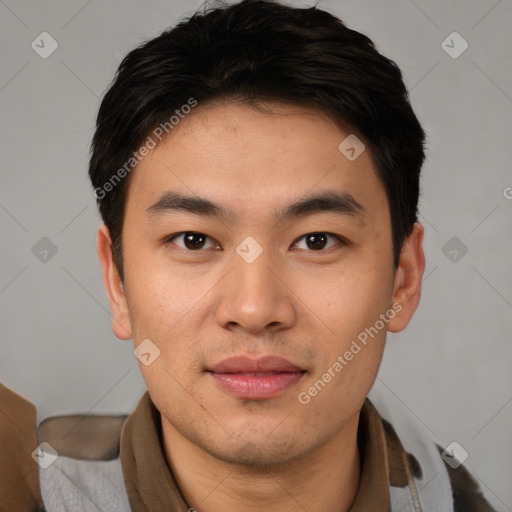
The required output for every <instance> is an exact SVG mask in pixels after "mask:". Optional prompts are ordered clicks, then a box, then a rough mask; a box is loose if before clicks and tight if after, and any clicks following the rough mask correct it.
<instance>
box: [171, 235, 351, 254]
mask: <svg viewBox="0 0 512 512" xmlns="http://www.w3.org/2000/svg"><path fill="white" fill-rule="evenodd" d="M187 234H193V235H203V236H205V237H206V238H207V239H209V240H213V239H212V238H211V237H209V236H208V235H206V234H205V233H201V232H200V231H181V232H179V233H174V234H173V235H169V236H168V237H166V238H165V239H164V243H165V244H169V243H174V242H172V240H174V239H175V238H178V237H180V236H184V235H187ZM308 235H327V236H328V237H332V238H335V239H336V240H337V241H338V244H335V245H332V246H330V247H327V248H322V249H319V250H313V249H306V250H307V251H308V252H326V251H327V250H329V249H332V248H335V247H337V246H345V245H349V242H348V241H347V240H346V239H345V238H343V237H341V236H339V235H335V234H334V233H329V232H327V231H311V232H310V233H305V234H304V235H302V236H300V237H299V238H297V239H296V241H294V242H293V245H296V244H297V243H298V242H299V241H300V240H302V239H304V238H305V237H307V236H308ZM214 242H215V243H216V244H217V245H219V244H218V242H216V241H214ZM174 245H176V244H174ZM178 248H179V249H181V250H183V251H186V252H202V251H204V250H206V249H204V248H203V247H201V248H200V249H196V250H194V249H188V248H187V247H180V246H178Z"/></svg>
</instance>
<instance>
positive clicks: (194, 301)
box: [98, 102, 425, 512]
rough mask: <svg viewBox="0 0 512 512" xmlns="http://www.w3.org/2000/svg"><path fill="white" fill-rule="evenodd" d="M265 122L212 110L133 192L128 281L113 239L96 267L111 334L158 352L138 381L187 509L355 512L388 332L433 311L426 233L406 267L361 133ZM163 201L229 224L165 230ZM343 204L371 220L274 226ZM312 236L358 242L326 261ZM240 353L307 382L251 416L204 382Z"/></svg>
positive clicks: (102, 237) (139, 174)
mask: <svg viewBox="0 0 512 512" xmlns="http://www.w3.org/2000/svg"><path fill="white" fill-rule="evenodd" d="M266 109H267V111H260V110H256V109H254V108H251V107H250V106H246V105H242V104H239V103H234V102H228V103H223V104H217V105H213V106H209V107H208V108H201V106H198V107H197V109H196V110H195V111H194V112H193V113H192V114H190V115H188V116H187V117H186V118H185V119H184V120H182V121H181V122H180V125H179V126H178V127H177V128H176V129H175V130H173V131H172V132H171V133H170V134H169V135H168V136H167V138H166V139H164V141H163V142H162V143H161V144H160V145H158V146H157V147H156V148H155V149H154V150H153V151H151V153H150V154H149V155H148V156H147V157H145V158H144V160H143V161H142V162H141V163H140V164H139V166H138V167H137V169H136V170H135V171H134V174H133V176H132V177H131V180H132V181H131V183H130V186H129V191H128V197H127V205H126V216H125V220H124V227H123V249H124V268H125V282H124V283H121V281H120V278H119V274H118V272H117V269H116V267H115V265H114V262H113V259H112V250H111V240H110V237H109V233H108V230H107V228H106V227H105V226H101V227H100V229H99V231H98V254H99V257H100V260H101V264H102V268H103V277H104V283H105V287H106V289H107V292H108V296H109V300H110V306H111V310H112V317H113V330H114V333H115V334H116V336H117V337H119V338H121V339H130V338H134V342H135V346H138V344H139V343H141V341H142V340H144V339H146V338H149V339H150V340H152V342H153V343H154V344H155V345H157V346H158V347H159V349H160V351H161V353H160V356H159V357H158V358H157V359H156V360H155V361H154V362H153V363H152V364H151V365H150V366H144V365H142V364H140V369H141V372H142V375H143V378H144V380H145V382H146V384H147V388H148V390H149V393H150V396H151V398H152V400H153V402H154V404H155V405H156V407H157V408H158V409H159V411H160V412H161V416H162V430H163V438H164V444H165V451H166V457H167V460H168V461H169V465H170V467H171V469H172V471H173V473H174V475H175V478H176V480H177V482H178V485H179V486H180V489H181V491H182V493H183V495H184V497H185V499H186V500H187V502H188V503H189V505H190V506H193V507H195V508H196V509H197V510H198V511H200V512H210V511H218V510H223V511H224V512H230V511H234V510H237V511H240V510H247V511H249V510H262V509H263V507H264V508H265V510H267V512H273V511H278V510H279V511H280V512H283V511H292V510H293V511H296V510H300V509H301V508H300V507H304V509H306V510H308V511H310V512H315V511H318V512H320V511H325V510H333V511H334V510H336V511H340V512H341V511H345V510H348V509H349V508H350V505H351V503H352V501H353V499H354V496H355V494H356V491H357V488H358V485H359V471H360V459H359V452H358V448H357V427H358V421H359V412H360V409H361V407H362V405H363V403H364V400H365V398H366V396H367V394H368V392H369V390H370V388H371V387H372V385H373V383H374V381H375V378H376V374H377V372H378V369H379V365H380V362H381V359H382V354H383V350H384V345H385V338H386V331H387V330H389V331H391V332H398V331H401V330H402V329H404V328H405V326H406V325H407V323H408V322H409V320H410V318H411V317H412V315H413V313H414V311H415V309H416V307H417V305H418V302H419V299H420V290H421V278H422V275H423V271H424V266H425V261H424V255H423V249H422V240H423V227H422V226H421V225H420V224H415V226H414V230H413V232H412V234H411V236H410V237H409V238H408V239H407V240H406V242H405V244H404V247H403V250H402V254H401V259H400V264H399V267H398V269H395V268H394V266H393V252H392V239H391V220H390V215H389V207H388V202H387V197H386V194H385V190H384V187H383V184H382V183H381V181H380V179H379V177H378V175H377V172H376V170H375V167H374V164H373V161H372V158H371V155H370V152H369V150H368V149H367V150H365V151H364V152H363V153H362V154H361V155H360V156H359V157H358V158H357V159H356V160H355V161H349V160H348V159H347V158H346V157H345V156H344V155H343V154H342V153H341V152H340V151H339V149H338V146H339V144H340V143H341V142H342V141H343V140H344V139H345V137H346V136H347V135H348V134H349V132H344V131H342V130H341V129H340V128H339V127H338V126H337V125H336V124H335V123H334V122H333V121H332V120H331V119H330V118H328V117H327V116H325V115H323V114H322V113H320V112H317V111H311V110H305V109H303V108H298V107H292V106H286V105H284V104H279V103H268V104H266ZM164 191H174V192H179V193H182V194H186V195H193V196H200V197H202V198H207V199H209V200H211V201H214V202H215V203H218V204H219V205H221V206H223V207H225V208H226V209H228V211H229V216H228V217H226V218H214V217H209V216H201V215H197V214H194V213H190V212H185V211H173V212H167V213H166V214H162V215H158V216H154V217H153V218H152V217H151V216H149V215H148V214H147V212H146V210H147V209H148V208H149V207H150V206H151V205H152V204H153V203H154V202H155V201H156V200H157V199H158V198H159V196H160V195H161V194H162V193H163V192H164ZM329 191H330V192H338V193H339V192H344V193H349V194H351V195H352V196H353V198H354V199H355V200H356V201H357V202H358V203H360V205H362V206H363V208H364V213H362V214H359V215H347V214H344V215H340V214H337V213H334V212H332V211H328V212H320V213H313V214H311V215H305V216H300V217H295V218H290V219H286V220H281V221H279V222H277V223H276V221H275V220H274V218H273V215H274V213H275V212H276V210H278V209H279V208H285V207H286V206H288V205H289V204H291V203H293V202H295V201H297V200H299V199H302V198H304V197H305V196H309V195H312V194H314V193H319V192H329ZM185 231H195V232H200V233H204V234H205V235H207V236H208V237H209V238H207V239H206V240H207V241H206V242H205V245H204V246H203V248H201V249H190V248H187V246H186V245H185V243H184V238H183V236H178V235H179V233H183V232H185ZM312 232H323V233H328V234H329V233H332V234H334V235H337V236H339V237H342V238H343V239H344V240H346V242H347V243H342V242H341V241H340V240H338V239H337V238H335V237H333V236H329V237H327V241H326V246H325V247H324V248H321V249H315V247H313V248H311V246H308V244H307V243H306V239H305V238H304V236H305V235H307V234H309V233H312ZM171 235H176V236H175V237H174V238H172V236H171ZM248 236H251V237H253V238H254V239H255V240H256V241H257V242H258V243H259V244H260V246H261V247H262V248H263V252H262V253H261V254H260V255H259V257H258V258H257V259H256V260H255V261H254V262H252V263H250V264H249V263H247V262H246V261H244V259H242V258H241V257H240V256H239V255H238V254H237V252H236V248H237V246H238V245H239V244H240V243H241V242H242V241H243V240H244V239H245V238H246V237H248ZM166 240H167V241H166ZM394 303H399V304H400V306H401V310H400V312H396V314H395V316H394V318H393V319H392V320H390V321H389V322H388V323H386V327H385V328H384V329H381V330H380V331H379V334H378V335H377V336H375V337H374V338H372V339H370V341H369V342H368V344H367V346H365V347H364V348H363V349H362V350H361V351H360V352H359V353H358V354H357V355H355V356H354V357H353V359H352V360H351V361H350V362H348V364H347V365H346V366H344V368H343V370H342V371H341V372H339V373H337V374H336V377H334V378H332V379H331V381H330V382H329V383H328V384H327V385H326V386H325V387H324V388H323V389H322V390H321V392H319V393H318V394H317V395H316V396H314V397H312V398H311V400H310V401H309V403H307V404H303V403H301V402H300V401H299V400H298V395H299V393H301V392H304V391H307V390H308V389H309V388H310V387H311V386H312V385H313V384H314V383H315V382H316V381H317V380H318V379H319V378H321V377H322V375H323V374H324V373H325V372H326V371H327V369H328V368H329V367H332V365H333V363H334V362H335V361H336V360H337V358H338V356H339V355H343V354H344V353H345V352H346V351H347V350H348V349H349V347H350V345H351V343H352V341H353V340H355V339H356V338H357V335H358V334H359V333H361V332H362V331H364V330H365V328H368V327H370V326H373V325H375V322H376V321H377V320H378V319H379V315H381V314H384V313H386V311H389V310H390V309H393V304H394ZM233 355H245V356H251V357H258V356H262V355H278V356H281V357H284V358H286V359H288V360H289V361H291V362H292V363H294V364H296V365H297V366H299V367H301V368H303V369H305V370H307V373H305V374H304V376H303V377H302V379H301V380H300V381H299V383H297V384H296V385H294V386H292V387H291V388H289V389H287V390H285V391H284V392H283V393H281V394H280V395H279V396H276V397H274V398H271V399H265V400H242V399H239V398H236V397H234V396H232V395H230V394H229V393H227V392H225V391H224V390H222V389H221V388H220V387H219V386H217V385H216V383H215V382H213V379H212V377H211V375H210V374H209V373H207V372H205V369H206V368H208V367H210V366H211V365H212V364H214V363H217V362H219V361H221V360H223V359H225V358H227V357H230V356H233Z"/></svg>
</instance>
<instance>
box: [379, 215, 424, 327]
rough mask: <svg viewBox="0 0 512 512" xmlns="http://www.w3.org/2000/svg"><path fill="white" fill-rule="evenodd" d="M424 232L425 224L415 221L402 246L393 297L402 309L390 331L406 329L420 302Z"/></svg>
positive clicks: (390, 323) (390, 324) (392, 323)
mask: <svg viewBox="0 0 512 512" xmlns="http://www.w3.org/2000/svg"><path fill="white" fill-rule="evenodd" d="M423 234H424V228H423V226H422V225H421V224H419V223H415V224H414V229H413V231H412V233H411V234H410V235H409V237H408V238H407V240H406V241H405V242H404V245H403V247H402V252H401V254H400V262H399V265H398V269H397V271H396V274H395V284H394V290H393V299H392V302H393V304H395V303H398V304H400V306H401V309H400V310H399V312H398V314H397V315H396V316H395V317H394V318H393V319H392V320H391V321H390V322H389V324H388V331H390V332H400V331H402V330H403V329H405V327H406V326H407V324H408V323H409V321H410V320H411V318H412V316H413V314H414V312H415V311H416V308H417V307H418V304H419V302H420V297H421V281H422V278H423V272H424V270H425V255H424V253H423ZM397 310H398V308H397Z"/></svg>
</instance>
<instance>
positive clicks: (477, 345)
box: [0, 0, 512, 511]
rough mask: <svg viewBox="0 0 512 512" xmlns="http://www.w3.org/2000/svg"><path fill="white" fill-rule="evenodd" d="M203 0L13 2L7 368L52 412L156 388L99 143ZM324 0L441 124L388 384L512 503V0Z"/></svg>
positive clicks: (6, 154)
mask: <svg viewBox="0 0 512 512" xmlns="http://www.w3.org/2000/svg"><path fill="white" fill-rule="evenodd" d="M288 3H290V4H292V5H298V6H307V5H312V2H307V3H306V2H288ZM199 4H200V2H198V1H188V2H185V1H182V0H180V1H178V0H167V1H157V0H152V1H146V2H142V1H134V0H131V1H121V0H112V1H110V2H100V1H99V0H92V1H91V0H90V1H86V0H74V1H67V2H63V1H60V2H58V1H45V2H42V1H39V0H37V1H36V0H33V1H29V0H21V1H16V2H15V1H14V0H0V42H1V46H0V52H1V64H0V66H1V75H0V115H1V125H0V131H1V137H0V144H1V146H0V149H1V155H2V158H1V162H0V168H1V189H0V227H1V240H2V250H1V270H0V307H1V318H0V321H1V324H0V325H1V333H0V334H1V336H0V340H1V341H0V343H1V353H0V382H3V383H5V384H6V385H7V386H9V387H11V388H13V389H14V390H16V391H17V392H18V393H20V394H22V395H24V396H26V397H27V398H28V399H30V400H31V401H32V402H34V403H35V404H36V405H37V407H38V411H39V412H38V414H39V420H42V419H44V418H46V417H47V416H50V415H55V414H61V413H64V414H69V413H77V412H83V413H86V412H87V413H91V414H94V413H129V412H130V411H131V410H132V409H133V408H134V406H135V405H136V403H137V401H138V399H139V397H140V395H141V394H142V393H143V391H144V389H145V388H144V383H143V381H142V378H141V377H140V375H139V369H138V366H137V364H136V363H137V362H136V359H135V358H134V357H133V354H132V350H133V348H132V342H131V341H128V342H127V341H124V342H123V341H120V340H118V339H117V338H115V337H114V335H113V334H112V332H111V326H110V316H109V307H108V302H107V299H106V295H105V292H104V289H103V284H102V280H101V273H100V265H99V262H98V259H97V256H96V250H95V239H96V229H97V226H98V224H99V216H98V214H97V213H96V209H95V201H94V198H93V195H92V190H91V187H90V184H89V182H88V178H87V163H88V150H89V144H90V140H91V137H92V134H93V128H94V121H95V116H96V113H97V110H98V107H99V102H100V98H101V97H102V95H103V93H104V92H105V90H106V87H107V86H108V84H109V82H110V80H111V79H112V78H113V75H114V72H115V70H116V68H117V66H118V64H119V63H120V60H121V58H122V57H123V56H124V55H125V54H126V53H127V52H128V51H129V50H130V49H132V48H133V47H135V46H136V45H138V44H140V43H141V42H142V41H143V40H145V39H147V38H150V37H152V36H155V35H157V34H158V33H159V32H160V31H161V30H163V29H164V28H165V27H167V26H168V25H171V24H174V23H175V21H176V20H177V19H178V17H179V16H182V15H184V14H192V12H193V11H194V10H195V8H196V7H197V6H198V5H199ZM318 5H319V7H321V8H325V9H327V10H329V11H331V12H333V13H335V14H337V15H338V16H339V17H341V18H342V19H343V20H344V21H345V22H346V23H347V24H348V25H349V26H350V27H352V28H355V29H357V30H359V31H361V32H364V33H366V34H367V35H369V36H370V37H371V38H372V39H374V40H375V42H376V44H377V46H378V48H379V49H380V50H381V51H382V52H383V53H384V54H385V55H387V56H389V57H391V58H392V59H394V60H395V61H396V62H397V63H398V64H399V66H400V67H401V69H402V70H403V73H404V77H405V81H406V83H407V85H408V87H409V89H410V91H411V100H412V103H413V106H414V108H415V110H416V112H417V114H418V117H419V118H420V121H421V122H422V123H423V125H424V127H425V129H426V130H427V132H428V138H429V142H428V146H429V148H428V155H429V156H428V162H427V164H426V165H425V167H424V173H423V182H422V191H423V193H422V200H421V221H422V222H423V224H424V225H425V228H426V236H425V250H426V256H427V269H426V272H425V279H424V284H423V287H424V288H423V297H422V301H421V304H420V307H419V310H418V311H417V313H416V315H415V317H414V319H413V321H412V323H411V324H410V326H409V327H408V328H407V329H406V331H405V332H403V333H401V334H398V335H389V338H388V347H387V351H386V354H385V357H384V361H383V365H382V368H381V371H380V374H379V378H378V380H377V383H376V387H379V388H381V390H382V391H383V392H384V393H385V394H387V396H388V398H389V400H391V401H395V402H397V403H399V404H401V406H402V407H403V408H404V409H407V410H408V411H410V413H411V414H414V415H415V416H416V418H418V419H419V420H420V421H421V422H422V423H423V424H424V425H425V426H426V427H427V428H428V429H429V430H430V432H431V433H432V437H433V438H434V439H435V440H436V441H437V442H438V443H440V444H441V445H443V446H446V445H447V444H449V443H450V442H451V441H454V440H456V441H457V442H459V443H460V444H461V445H462V446H463V447H464V448H465V449H466V450H467V451H468V452H469V458H468V460H467V462H466V465H467V466H468V467H469V469H470V470H471V471H472V472H473V474H474V475H475V476H476V477H477V478H478V479H479V481H480V483H481V485H482V488H483V489H484V491H485V493H486V495H487V496H488V498H489V499H490V500H491V502H492V503H493V504H494V506H495V507H496V509H497V510H499V511H505V510H512V486H511V485H510V483H511V480H510V479H511V473H512V471H511V469H510V462H511V460H512V436H511V435H510V430H511V426H512V403H511V402H512V372H511V371H510V363H511V361H512V343H510V341H511V340H510V332H511V331H512V272H511V262H512V237H511V234H512V229H511V222H510V219H511V216H512V200H511V199H507V196H508V197H509V198H510V197H512V189H509V188H507V187H512V173H511V161H512V150H511V142H512V141H511V140H510V133H511V130H510V126H511V121H512V68H511V65H510V62H511V61H512V59H511V57H512V31H511V30H510V26H511V24H512V3H511V2H510V1H506V0H501V1H497V0H472V1H467V0H460V1H446V0H433V1H428V2H427V1H426V0H423V1H421V0H415V1H414V2H413V1H412V0H393V1H390V0H388V1H386V2H381V1H379V0H364V1H361V0H359V1H355V0H353V1H344V0H340V1H334V0H331V1H327V0H325V1H320V2H319V4H318ZM43 31H46V32H49V33H50V34H51V36H52V37H53V38H54V39H55V40H56V41H57V42H58V45H59V46H58V49H57V50H56V51H55V52H54V53H53V54H52V55H51V56H50V57H48V58H47V59H43V58H41V57H40V56H39V55H38V54H37V53H36V52H35V51H34V50H33V49H32V48H31V43H32V41H33V40H35V39H36V38H37V36H39V34H40V33H41V32H43ZM453 31H457V32H458V33H460V34H461V35H462V37H463V38H464V39H465V40H466V41H467V43H468V44H469V47H468V49H467V50H466V51H465V52H464V53H463V54H462V55H460V56H459V57H458V58H452V57H450V56H449V55H448V54H447V53H446V51H445V50H444V49H443V47H442V42H443V41H444V40H445V39H446V38H447V36H449V34H451V33H452V32H453ZM37 41H40V39H37V40H36V42H37ZM460 43H461V41H458V40H457V39H455V40H454V39H453V37H452V38H451V39H450V38H449V39H448V40H447V43H445V45H446V44H448V45H450V46H453V47H454V48H453V49H452V51H457V50H459V49H460V48H461V46H460ZM46 48H48V45H46ZM43 237H47V238H49V239H50V240H51V241H52V243H53V244H54V245H55V246H56V248H57V253H56V254H55V255H53V256H52V254H51V252H50V253H48V255H47V257H46V259H47V261H40V259H39V258H38V257H36V255H35V254H34V253H33V251H32V248H33V246H34V245H35V244H36V243H37V242H38V241H39V240H40V239H41V238H43ZM453 237H456V238H457V240H455V241H452V242H450V243H449V245H448V246H446V244H447V243H448V242H449V241H450V239H452V238H453ZM40 243H42V244H44V242H40ZM462 244H463V245H462ZM37 247H39V246H37ZM464 247H467V253H466V254H464V255H463V256H462V257H461V255H462V254H463V249H464ZM454 250H455V251H456V252H453V251H454ZM35 252H36V253H37V251H35ZM39 256H40V257H42V255H39ZM453 260H455V261H453Z"/></svg>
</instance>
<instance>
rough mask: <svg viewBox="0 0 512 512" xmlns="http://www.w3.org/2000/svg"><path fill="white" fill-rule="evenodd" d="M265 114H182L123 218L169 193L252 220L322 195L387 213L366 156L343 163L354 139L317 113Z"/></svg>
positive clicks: (147, 162)
mask: <svg viewBox="0 0 512 512" xmlns="http://www.w3.org/2000/svg"><path fill="white" fill-rule="evenodd" d="M264 109H265V110H260V109H255V108H253V107H251V106H248V105H244V104H239V103H227V104H222V105H210V106H206V107H203V108H201V106H198V107H196V109H195V110H194V111H193V113H191V114H189V115H187V116H184V117H183V118H182V119H181V120H180V122H179V124H178V125H177V126H175V127H174V129H173V130H172V131H171V132H170V133H169V134H168V135H167V136H166V137H165V138H163V140H162V141H161V142H160V143H159V144H158V145H157V146H156V148H154V149H153V150H151V151H150V152H149V154H148V155H147V156H146V157H145V158H144V159H143V160H142V161H141V162H140V163H139V164H138V166H137V168H136V169H135V170H134V171H133V175H132V176H131V183H130V186H129V189H128V197H127V214H128V212H129V211H131V210H133V209H136V210H142V209H144V210H145V209H147V208H148V207H149V206H150V205H152V204H154V202H155V201H157V200H158V198H159V196H160V195H161V194H162V193H163V192H166V191H169V190H171V191H173V190H174V191H176V192H179V193H181V194H182V195H187V196H200V197H203V198H209V199H211V200H212V201H214V202H215V203H221V204H223V205H225V206H226V209H229V210H230V211H232V212H234V213H235V214H240V215H243V214H244V213H245V214H249V215H251V216H254V214H255V213H257V214H259V215H263V214H265V213H268V214H269V215H274V214H275V210H278V209H280V208H282V207H284V206H286V205H287V204H288V202H289V201H288V200H292V199H293V200H294V201H296V200H297V199H299V198H301V197H303V196H305V195H307V194H312V193H314V192H315V191H319V190H322V191H324V192H325V191H333V192H336V193H341V194H350V195H352V196H353V197H354V198H355V199H356V201H357V202H358V203H360V204H362V205H364V206H365V210H366V209H367V206H368V208H369V209H370V210H371V209H374V210H375V209H376V210H379V208H380V209H381V208H387V200H386V197H385V192H384V188H383V186H382V184H381V182H380V179H379V178H378V175H377V172H376V170H375V166H374V164H373V161H372V158H371V155H370V152H369V151H368V150H366V149H365V150H363V151H362V152H361V153H360V154H359V155H358V156H357V158H355V159H353V158H350V159H349V158H348V157H347V155H348V156H350V157H353V152H352V153H350V152H349V153H346V151H345V150H346V149H347V144H348V146H354V142H355V143H356V144H357V139H353V137H354V135H353V134H351V133H350V132H348V131H343V130H342V129H341V128H340V127H339V126H337V125H336V123H335V122H334V121H333V120H332V119H330V118H329V117H328V116H327V115H325V114H322V113H321V112H319V111H315V110H311V109H305V108H300V107H294V106H289V105H284V104H280V103H267V104H266V105H265V106H264ZM347 137H349V138H348V143H347V142H345V141H347ZM340 144H341V146H340ZM361 144H362V143H361ZM362 147H363V146H362V145H361V146H358V147H355V150H356V151H358V152H359V151H361V148H362ZM349 149H350V147H349ZM365 203H366V204H365ZM270 209H272V211H270ZM269 218H270V217H269Z"/></svg>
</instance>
